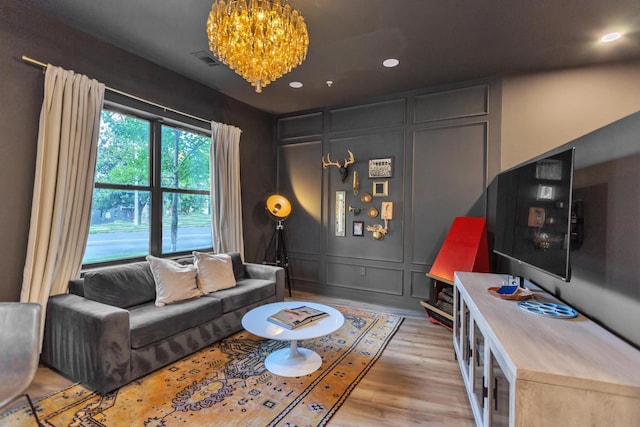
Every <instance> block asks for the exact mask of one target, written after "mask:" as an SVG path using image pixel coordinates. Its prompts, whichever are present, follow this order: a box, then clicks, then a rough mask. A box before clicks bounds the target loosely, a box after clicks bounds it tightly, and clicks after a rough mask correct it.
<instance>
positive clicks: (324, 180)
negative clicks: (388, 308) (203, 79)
mask: <svg viewBox="0 0 640 427" xmlns="http://www.w3.org/2000/svg"><path fill="white" fill-rule="evenodd" d="M499 99H500V86H499V85H498V84H490V83H489V82H486V81H483V82H471V83H468V84H465V85H458V86H449V87H441V88H431V89H428V90H423V91H415V92H410V93H404V94H398V95H395V96H393V95H392V96H388V97H385V98H383V99H377V100H373V101H371V102H368V103H363V104H360V105H350V106H341V107H338V108H327V109H323V110H320V111H308V112H301V113H298V114H291V115H286V116H282V117H280V118H279V119H278V121H277V126H276V133H277V137H276V151H277V158H278V173H277V176H278V182H277V186H278V190H279V191H280V192H281V193H283V194H284V195H286V196H287V197H289V198H290V199H291V200H292V202H293V213H292V214H291V216H290V217H289V218H288V219H287V220H286V221H285V237H286V242H287V248H288V255H289V259H290V276H291V278H292V279H293V284H294V288H296V289H300V290H307V291H311V292H316V293H322V294H328V295H333V296H338V297H344V298H351V299H355V300H361V301H368V302H377V303H383V304H388V305H393V306H398V307H408V308H417V307H419V305H418V301H419V300H420V299H425V298H427V297H429V292H430V287H431V282H430V281H428V280H427V278H426V276H425V272H427V271H429V269H430V267H431V265H432V264H433V261H434V260H435V257H436V255H437V253H438V251H439V249H440V246H441V244H442V242H443V240H444V237H445V236H446V233H447V231H448V229H449V227H450V226H451V223H452V222H453V219H454V218H455V217H456V216H465V215H467V216H480V217H484V216H485V215H486V207H487V204H486V185H487V182H488V179H491V178H492V177H493V176H494V175H495V174H496V173H497V171H498V170H499V163H500V144H499V140H500V135H499V129H500V119H499V117H500V103H499ZM347 150H351V151H352V152H353V154H354V156H355V159H356V162H355V163H354V164H353V165H351V166H350V173H349V177H348V179H347V181H346V182H344V183H343V182H341V179H340V176H339V173H338V169H337V168H336V167H333V166H331V167H329V168H326V169H323V167H322V165H321V157H322V156H326V155H328V154H330V155H331V159H332V160H334V161H335V160H340V161H343V159H344V158H345V157H347V155H348V154H347ZM380 158H391V159H392V162H393V165H392V177H390V178H375V179H372V178H369V177H368V161H369V160H370V159H380ZM354 170H355V171H358V173H359V177H360V190H359V193H358V195H355V194H354V192H353V190H352V184H353V171H354ZM380 181H387V185H388V195H387V196H381V197H373V201H372V202H371V203H363V202H362V201H361V200H360V197H361V195H362V194H363V193H365V192H367V193H370V194H373V183H374V182H380ZM336 191H345V193H346V207H347V209H346V215H345V217H346V224H345V228H346V231H345V236H336V224H335V219H336ZM383 201H384V202H393V219H392V220H391V221H389V231H388V234H387V235H386V236H385V237H384V240H381V241H376V240H374V239H373V238H372V234H371V233H370V232H368V231H365V235H364V237H359V236H353V235H352V224H353V221H363V222H364V223H365V227H366V226H371V225H374V224H383V223H384V222H383V220H382V219H380V216H378V217H377V218H370V217H369V216H367V211H368V209H369V208H370V207H375V208H377V209H378V210H379V211H380V210H381V202H383ZM349 206H352V207H353V208H356V209H358V208H359V209H361V213H360V215H355V212H353V211H349V209H348V208H349Z"/></svg>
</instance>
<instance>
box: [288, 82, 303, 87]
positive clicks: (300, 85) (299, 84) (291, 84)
mask: <svg viewBox="0 0 640 427" xmlns="http://www.w3.org/2000/svg"><path fill="white" fill-rule="evenodd" d="M289 86H291V87H292V88H294V89H300V88H301V87H302V82H291V83H289Z"/></svg>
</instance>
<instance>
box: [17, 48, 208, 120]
mask: <svg viewBox="0 0 640 427" xmlns="http://www.w3.org/2000/svg"><path fill="white" fill-rule="evenodd" d="M22 60H23V61H24V62H26V63H29V64H31V65H36V66H38V67H41V68H42V69H44V70H46V69H47V64H45V63H44V62H40V61H37V60H35V59H32V58H29V57H28V56H25V55H22ZM105 88H106V89H107V90H109V91H111V92H114V93H117V94H118V95H123V96H126V97H127V98H131V99H135V100H136V101H140V102H144V103H145V104H148V105H153V106H154V107H158V108H161V109H163V110H164V111H171V112H172V113H176V114H180V115H181V116H185V117H189V118H192V119H195V120H200V121H201V122H205V123H211V120H207V119H203V118H201V117H197V116H193V115H191V114H189V113H183V112H182V111H178V110H174V109H173V108H171V107H166V106H164V105H160V104H157V103H155V102H153V101H148V100H146V99H143V98H140V97H137V96H135V95H131V94H130V93H126V92H123V91H121V90H118V89H114V88H112V87H109V86H106V85H105Z"/></svg>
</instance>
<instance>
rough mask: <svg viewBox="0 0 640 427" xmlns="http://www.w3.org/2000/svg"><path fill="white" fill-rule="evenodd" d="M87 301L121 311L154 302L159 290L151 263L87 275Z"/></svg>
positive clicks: (98, 270) (85, 279)
mask: <svg viewBox="0 0 640 427" xmlns="http://www.w3.org/2000/svg"><path fill="white" fill-rule="evenodd" d="M84 296H85V298H87V299H90V300H93V301H97V302H101V303H103V304H108V305H112V306H115V307H120V308H127V307H132V306H134V305H139V304H144V303H145V302H149V301H153V300H154V298H155V297H156V287H155V283H154V281H153V275H152V274H151V268H149V263H148V262H136V263H133V264H125V265H117V266H113V267H104V268H99V269H96V270H90V271H87V272H86V273H85V274H84Z"/></svg>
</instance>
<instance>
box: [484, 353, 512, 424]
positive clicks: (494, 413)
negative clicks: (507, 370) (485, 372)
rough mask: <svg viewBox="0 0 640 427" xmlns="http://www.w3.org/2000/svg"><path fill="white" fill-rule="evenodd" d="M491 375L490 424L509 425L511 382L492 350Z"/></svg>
mask: <svg viewBox="0 0 640 427" xmlns="http://www.w3.org/2000/svg"><path fill="white" fill-rule="evenodd" d="M490 357H491V365H490V367H491V375H490V381H489V388H490V389H491V393H490V404H489V405H488V406H489V412H490V419H491V421H490V425H491V426H494V427H501V426H508V425H509V412H510V407H509V401H510V400H511V399H510V394H511V392H510V384H509V380H508V379H507V377H506V376H505V374H504V371H503V370H502V367H501V366H500V363H499V362H498V360H496V358H495V357H494V355H493V352H491V356H490Z"/></svg>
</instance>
